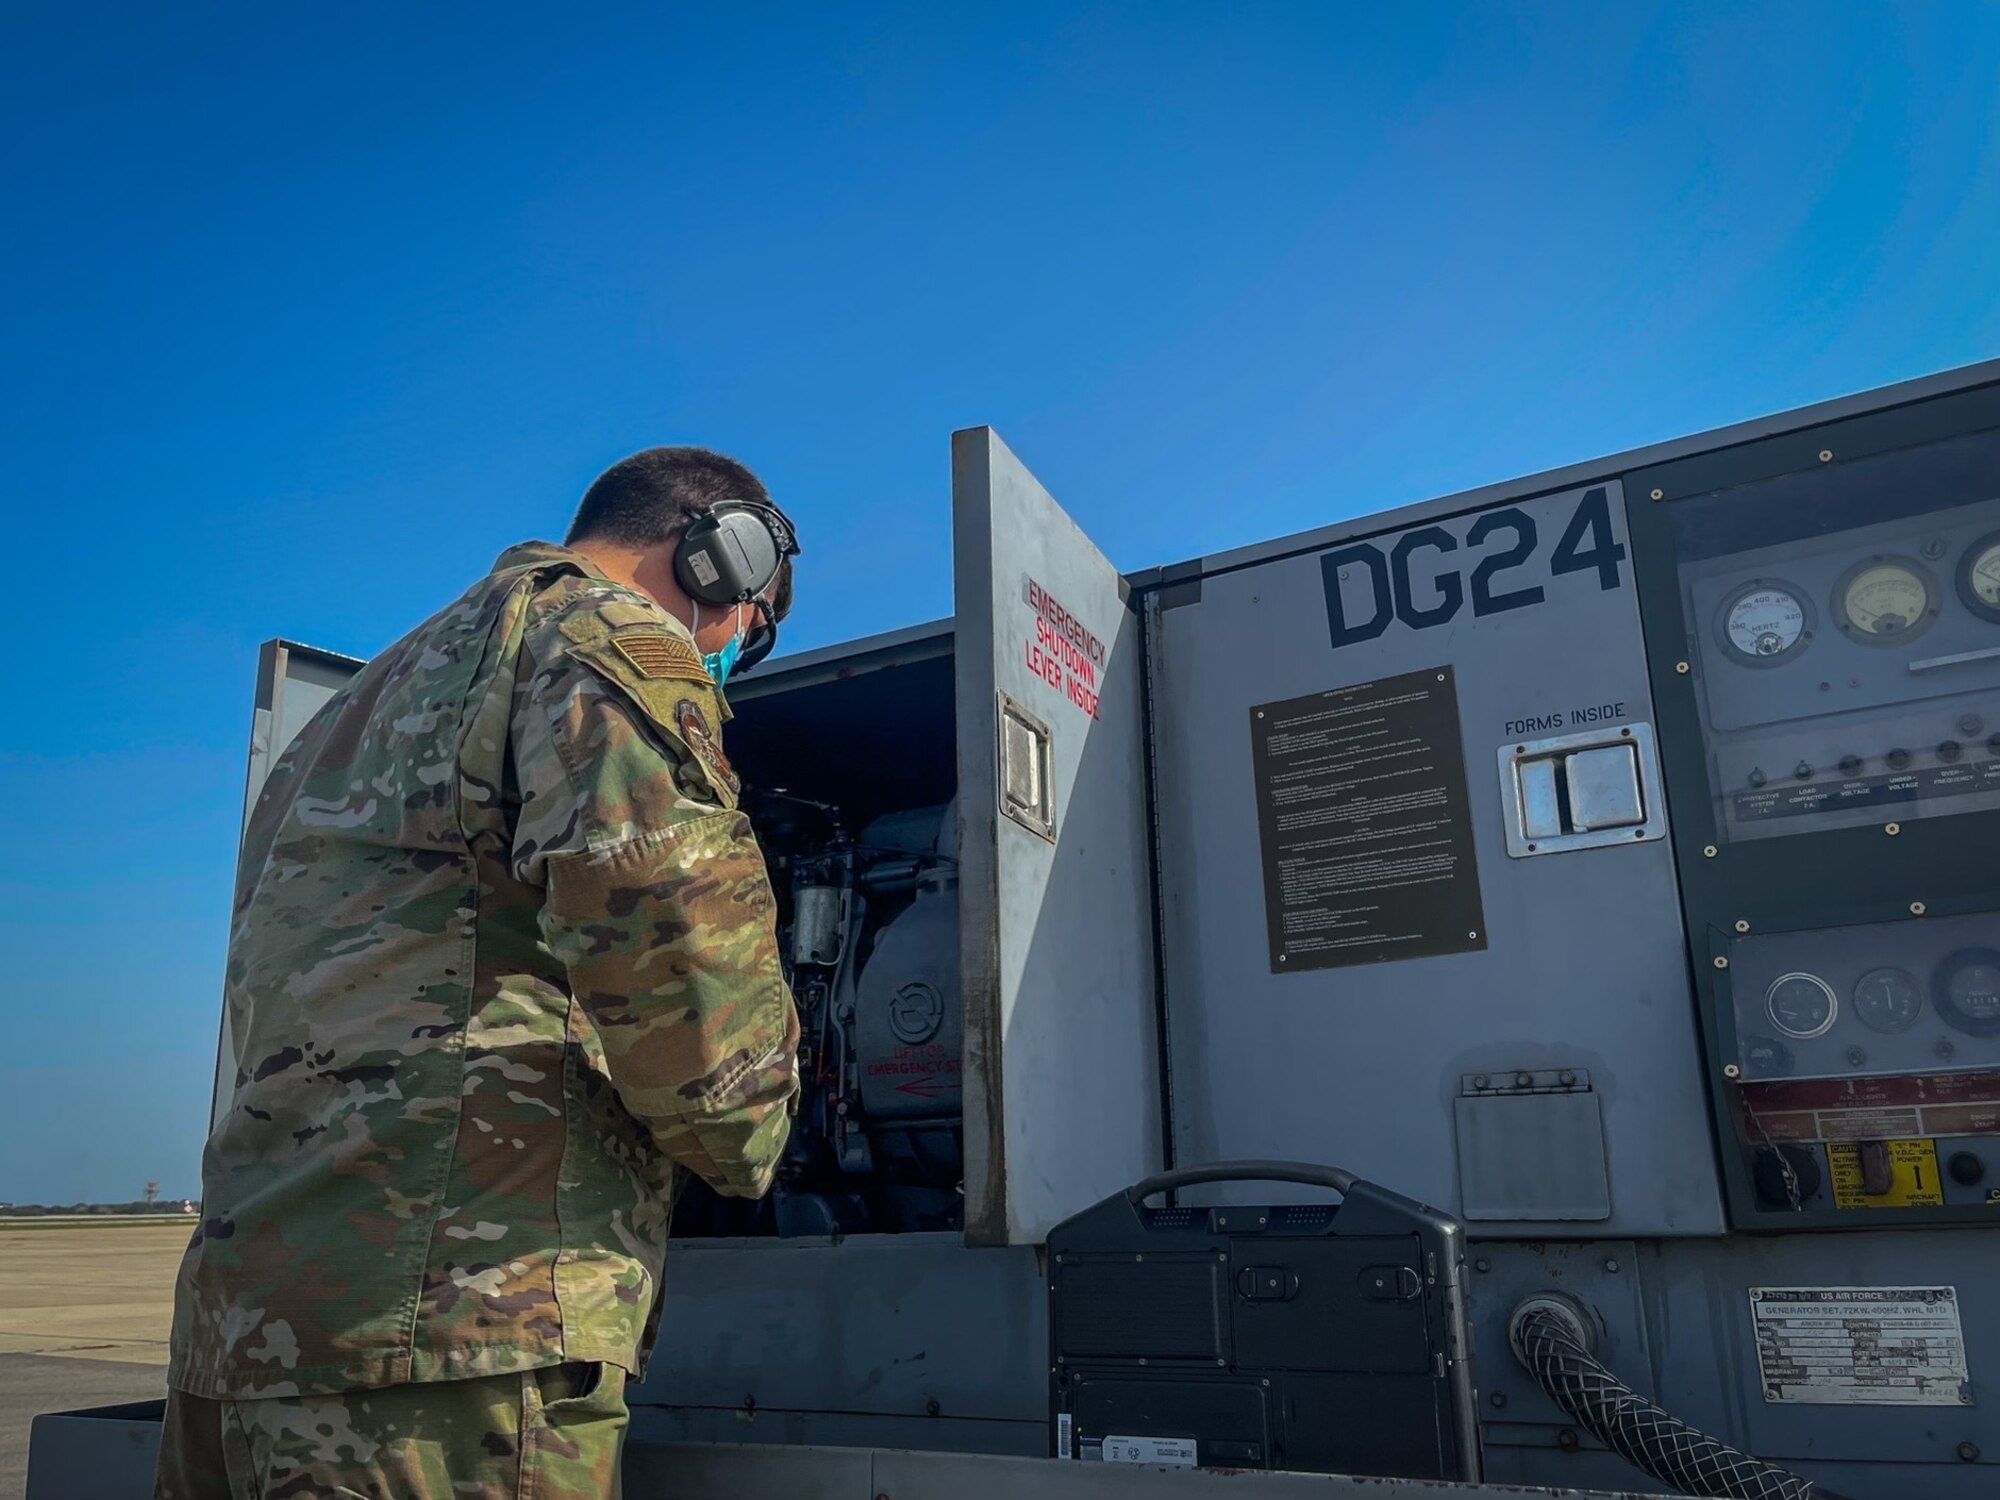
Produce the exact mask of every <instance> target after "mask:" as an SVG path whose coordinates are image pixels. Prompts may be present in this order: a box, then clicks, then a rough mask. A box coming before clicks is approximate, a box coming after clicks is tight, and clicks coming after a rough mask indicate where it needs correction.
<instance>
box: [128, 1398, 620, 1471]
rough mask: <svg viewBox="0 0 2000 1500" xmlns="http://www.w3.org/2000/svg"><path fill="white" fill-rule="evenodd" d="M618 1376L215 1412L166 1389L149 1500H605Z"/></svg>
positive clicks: (280, 1402)
mask: <svg viewBox="0 0 2000 1500" xmlns="http://www.w3.org/2000/svg"><path fill="white" fill-rule="evenodd" d="M627 1415H628V1414H627V1412H626V1409H625V1372H624V1371H623V1370H621V1369H619V1368H618V1367H617V1366H616V1365H589V1364H566V1365H547V1366H544V1367H543V1368H541V1369H539V1370H528V1371H526V1372H524V1373H522V1374H518V1375H492V1376H487V1377H485V1378H483V1379H477V1380H439V1381H425V1382H421V1383H417V1384H411V1385H392V1386H384V1387H381V1388H380V1389H376V1390H365V1391H343V1392H341V1393H339V1394H338V1395H332V1396H267V1397H263V1398H260V1399H257V1400H248V1401H226V1400H225V1401H217V1400H211V1399H209V1398H207V1397H205V1396H191V1395H189V1394H188V1393H187V1392H185V1391H178V1390H177V1391H172V1392H170V1393H169V1395H168V1399H167V1421H166V1431H165V1433H164V1434H163V1435H162V1439H161V1445H160V1468H159V1478H158V1481H157V1488H156V1490H155V1491H154V1493H155V1495H156V1496H157V1497H158V1500H307V1497H313V1500H317V1497H320V1496H338V1497H342V1500H348V1497H356V1500H358V1497H367V1500H617V1497H618V1494H619V1488H618V1457H619V1447H620V1445H621V1443H622V1442H623V1441H624V1436H625V1424H626V1419H627Z"/></svg>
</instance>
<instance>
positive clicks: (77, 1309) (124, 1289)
mask: <svg viewBox="0 0 2000 1500" xmlns="http://www.w3.org/2000/svg"><path fill="white" fill-rule="evenodd" d="M191 1229H192V1223H191V1221H190V1220H188V1219H184V1218H178V1217H172V1218H169V1217H164V1216H163V1217H162V1218H160V1219H148V1218H132V1219H103V1220H97V1221H91V1220H74V1219H72V1220H40V1221H37V1220H32V1219H30V1220H21V1219H14V1220H0V1267H4V1272H5V1273H4V1275H0V1500H17V1497H19V1496H20V1495H21V1493H22V1491H23V1486H24V1485H25V1483H26V1480H27V1473H28V1426H29V1423H30V1422H31V1421H32V1420H33V1418H34V1417H35V1416H36V1414H38V1413H40V1412H45V1411H69V1410H74V1409H75V1408H77V1407H84V1406H108V1405H111V1404H112V1403H114V1402H119V1401H146V1400H151V1399H153V1398H156V1397H159V1396H162V1395H164V1394H165V1393H166V1365H167V1332H168V1328H169V1325H170V1324H171V1322H172V1320H173V1302H174V1269H175V1267H176V1266H177V1265H179V1263H180V1258H181V1251H182V1250H184V1249H186V1248H187V1241H188V1234H189V1233H190V1231H191Z"/></svg>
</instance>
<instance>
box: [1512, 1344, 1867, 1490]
mask: <svg viewBox="0 0 2000 1500" xmlns="http://www.w3.org/2000/svg"><path fill="white" fill-rule="evenodd" d="M1509 1333H1510V1334H1511V1336H1512V1342H1513V1345H1514V1352H1515V1354H1516V1355H1517V1356H1518V1357H1519V1358H1520V1361H1521V1363H1522V1364H1523V1365H1525V1366H1527V1368H1528V1372H1529V1373H1530V1374H1532V1375H1533V1376H1534V1377H1535V1379H1536V1381H1537V1382H1538V1383H1539V1384H1540V1385H1541V1387H1542V1389H1543V1390H1545V1391H1547V1392H1548V1394H1549V1399H1550V1400H1552V1401H1554V1402H1555V1404H1556V1405H1557V1406H1560V1407H1561V1408H1562V1409H1563V1410H1564V1411H1565V1412H1567V1413H1568V1414H1569V1416H1570V1417H1571V1418H1572V1419H1573V1420H1575V1422H1576V1423H1577V1424H1578V1425H1579V1426H1581V1427H1583V1428H1586V1429H1587V1430H1588V1431H1589V1432H1590V1433H1591V1435H1592V1436H1593V1437H1595V1438H1596V1439H1597V1440H1598V1441H1599V1442H1601V1443H1603V1444H1604V1445H1605V1446H1606V1447H1607V1448H1610V1449H1611V1450H1612V1451H1613V1452H1615V1453H1618V1454H1621V1455H1622V1456H1623V1457H1624V1458H1626V1459H1627V1460H1628V1461H1630V1462H1631V1463H1633V1464H1634V1465H1636V1466H1637V1467H1639V1468H1641V1469H1643V1470H1645V1472H1646V1473H1648V1474H1650V1475H1652V1476H1653V1477H1654V1478H1655V1479H1658V1480H1661V1481H1663V1482H1664V1483H1667V1484H1670V1485H1673V1486H1674V1487H1675V1488H1676V1489H1678V1490H1680V1491H1681V1493H1683V1494H1686V1495H1701V1496H1707V1497H1711V1500H1842V1497H1841V1496H1839V1495H1836V1494H1835V1493H1834V1492H1833V1491H1832V1490H1829V1489H1827V1488H1826V1487H1825V1486H1823V1485H1821V1484H1818V1483H1817V1482H1815V1481H1813V1480H1810V1479H1802V1478H1800V1477H1799V1476H1798V1475H1797V1474H1793V1473H1791V1472H1790V1471H1788V1470H1785V1469H1780V1468H1778V1467H1777V1466H1776V1465H1774V1464H1767V1463H1765V1462H1764V1461H1763V1460H1762V1459H1761V1458H1752V1457H1751V1456H1750V1455H1749V1454H1747V1453H1743V1452H1740V1451H1739V1450H1737V1449H1735V1448H1732V1447H1730V1446H1729V1444H1727V1443H1725V1442H1722V1441H1720V1440H1719V1439H1716V1438H1712V1437H1710V1436H1709V1435H1708V1434H1707V1433H1705V1432H1701V1431H1699V1430H1698V1429H1696V1428H1693V1427H1690V1426H1688V1424H1687V1423H1685V1422H1683V1421H1682V1420H1681V1419H1680V1418H1679V1417H1676V1416H1674V1415H1673V1414H1672V1413H1670V1412H1668V1411H1667V1410H1665V1409H1664V1408H1663V1407H1660V1406H1658V1405H1656V1404H1655V1403H1654V1402H1652V1401H1649V1400H1647V1399H1646V1398H1645V1397H1644V1396H1641V1395H1640V1394H1639V1393H1638V1392H1636V1391H1634V1390H1633V1389H1632V1388H1631V1387H1630V1386H1628V1385H1626V1384H1625V1382H1623V1381H1622V1380H1620V1379H1619V1378H1618V1377H1617V1376H1616V1375H1613V1374H1612V1373H1611V1371H1610V1370H1608V1369H1606V1368H1605V1367H1604V1366H1603V1365H1602V1364H1600V1363H1599V1362H1598V1361H1597V1359H1596V1358H1595V1357H1594V1356H1593V1355H1592V1354H1591V1352H1590V1351H1589V1350H1588V1349H1586V1348H1585V1347H1584V1346H1583V1343H1582V1341H1581V1340H1580V1339H1579V1338H1578V1337H1577V1329H1576V1327H1575V1326H1574V1325H1573V1324H1572V1323H1571V1322H1570V1321H1569V1320H1568V1319H1566V1318H1564V1317H1563V1316H1561V1315H1560V1314H1558V1313H1556V1312H1555V1311H1553V1310H1551V1309H1549V1308H1546V1307H1535V1306H1532V1305H1530V1306H1526V1307H1523V1308H1521V1309H1519V1310H1517V1311H1516V1313H1515V1314H1514V1325H1513V1327H1512V1328H1511V1329H1510V1330H1509Z"/></svg>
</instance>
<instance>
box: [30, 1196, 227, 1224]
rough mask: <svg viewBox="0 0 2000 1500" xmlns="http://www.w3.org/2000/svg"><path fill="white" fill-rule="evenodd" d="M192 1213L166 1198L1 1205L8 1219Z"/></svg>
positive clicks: (186, 1204)
mask: <svg viewBox="0 0 2000 1500" xmlns="http://www.w3.org/2000/svg"><path fill="white" fill-rule="evenodd" d="M193 1212H194V1204H193V1203H191V1202H189V1201H188V1200H186V1199H184V1198H165V1199H160V1200H156V1201H151V1202H149V1201H147V1200H146V1199H144V1198H135V1199H134V1200H133V1201H132V1202H130V1203H0V1214H4V1215H6V1216H7V1217H9V1218H16V1219H34V1218H40V1217H42V1216H43V1215H45V1214H63V1215H65V1216H67V1215H74V1214H107V1215H109V1214H154V1215H165V1216H166V1217H168V1218H185V1217H186V1216H187V1215H189V1214H191V1213H193Z"/></svg>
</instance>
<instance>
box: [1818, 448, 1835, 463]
mask: <svg viewBox="0 0 2000 1500" xmlns="http://www.w3.org/2000/svg"><path fill="white" fill-rule="evenodd" d="M1819 461H1820V462H1821V463H1823V464H1830V463H1832V462H1833V450H1832V449H1831V448H1822V449H1820V450H1819Z"/></svg>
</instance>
